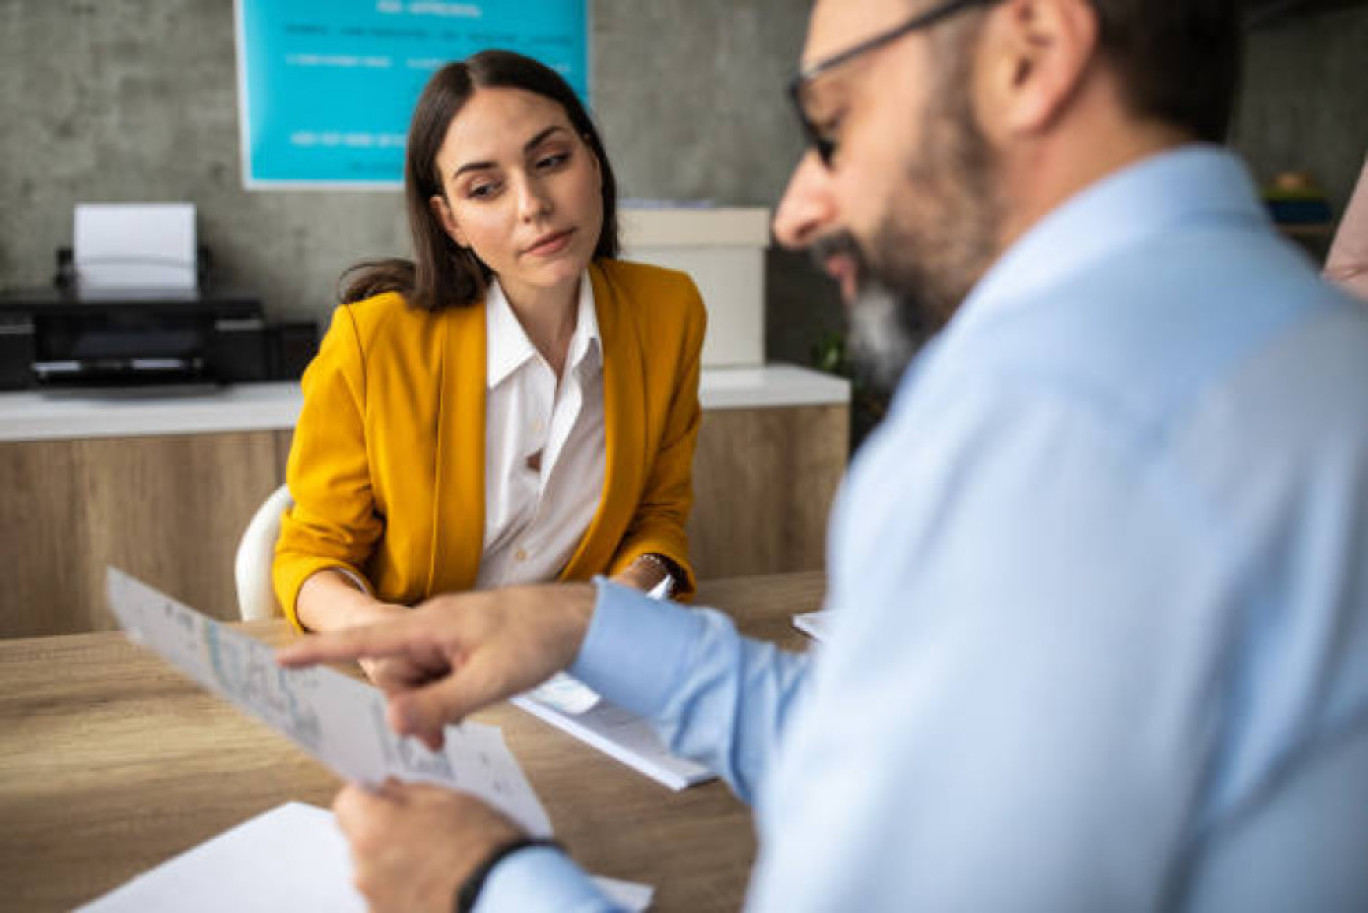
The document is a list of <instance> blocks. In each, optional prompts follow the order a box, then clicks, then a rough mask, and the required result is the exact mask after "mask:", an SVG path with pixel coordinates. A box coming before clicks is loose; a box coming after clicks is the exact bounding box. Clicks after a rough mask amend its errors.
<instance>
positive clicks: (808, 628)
mask: <svg viewBox="0 0 1368 913" xmlns="http://www.w3.org/2000/svg"><path fill="white" fill-rule="evenodd" d="M793 626H794V627H795V628H797V629H798V630H800V631H802V632H803V633H804V634H806V635H808V636H809V637H811V638H812V639H813V640H815V641H819V642H820V641H824V640H826V639H827V638H828V637H830V636H831V610H830V609H823V610H822V611H820V612H806V613H804V614H802V615H794V616H793Z"/></svg>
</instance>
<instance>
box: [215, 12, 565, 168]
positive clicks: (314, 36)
mask: <svg viewBox="0 0 1368 913" xmlns="http://www.w3.org/2000/svg"><path fill="white" fill-rule="evenodd" d="M588 32H589V22H588V10H587V0H484V2H469V3H451V2H441V0H237V52H238V97H239V105H240V109H241V110H240V111H239V116H240V122H241V129H242V154H243V180H244V182H245V183H246V185H247V186H248V187H249V188H270V187H291V186H295V187H298V186H337V185H343V186H353V187H365V186H395V185H397V184H400V183H402V182H403V171H404V136H405V134H406V133H407V131H408V122H409V117H410V115H411V114H412V113H413V105H414V103H415V102H416V101H417V99H418V93H419V92H420V91H422V88H423V84H424V83H426V82H427V79H428V77H429V76H430V75H431V74H432V72H433V70H436V69H437V68H439V67H441V66H443V65H444V64H446V63H447V62H449V61H452V60H459V59H461V58H463V57H467V56H469V55H471V54H473V53H475V52H476V51H480V50H484V49H486V48H506V49H509V50H514V51H518V52H520V53H523V54H527V55H528V56H530V57H535V58H537V59H538V60H540V61H542V62H543V63H545V64H547V65H548V66H550V67H552V68H554V69H555V70H556V71H557V72H559V73H560V74H561V75H562V76H564V77H565V79H566V81H567V82H569V83H570V85H571V86H573V87H574V88H575V91H576V92H578V93H579V96H580V98H581V99H583V100H584V101H585V102H586V103H587V102H588V99H589V73H588V43H589V41H588Z"/></svg>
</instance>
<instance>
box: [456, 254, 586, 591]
mask: <svg viewBox="0 0 1368 913" xmlns="http://www.w3.org/2000/svg"><path fill="white" fill-rule="evenodd" d="M485 314H486V317H485V320H486V328H487V329H486V332H487V340H488V342H487V352H488V355H487V357H486V363H487V365H488V368H487V384H488V393H487V394H486V397H487V398H486V400H485V526H484V552H483V555H482V556H481V559H480V570H479V573H478V575H477V576H476V579H475V586H476V588H477V589H482V590H483V589H491V588H493V587H499V586H509V585H512V584H519V583H536V582H544V581H547V580H552V579H554V578H555V577H556V575H557V574H558V573H560V570H561V568H563V567H564V566H565V564H566V562H568V561H569V560H570V557H571V556H572V555H573V554H574V552H575V549H576V547H578V545H579V542H580V539H581V538H583V536H584V532H585V530H587V529H588V528H589V523H590V521H592V520H593V518H594V512H595V511H596V510H597V509H598V505H599V499H600V496H601V494H602V491H603V477H604V467H605V460H606V456H605V454H606V452H607V451H606V445H605V439H604V417H603V344H602V341H601V340H600V338H599V331H598V318H597V316H596V315H595V313H594V291H593V285H592V283H591V282H590V281H589V276H588V274H587V273H586V274H584V275H583V276H581V277H580V291H579V305H578V314H577V316H576V320H575V332H574V335H573V336H572V337H571V338H570V346H569V348H568V350H567V352H566V358H565V368H564V373H563V375H562V376H561V378H560V379H559V383H558V382H557V378H556V375H555V373H554V372H553V371H552V370H551V366H550V365H549V364H547V363H546V359H544V358H542V356H541V353H540V352H538V351H537V348H536V346H534V345H533V344H532V342H531V340H529V339H528V338H527V333H526V332H525V331H524V330H523V327H522V324H521V323H519V322H518V318H517V315H515V314H514V313H513V309H512V307H511V306H510V305H509V303H508V298H507V296H505V295H504V292H503V289H502V288H500V286H499V283H498V281H497V280H492V281H491V282H490V286H489V292H488V295H487V297H486V303H485Z"/></svg>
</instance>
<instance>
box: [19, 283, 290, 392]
mask: <svg viewBox="0 0 1368 913" xmlns="http://www.w3.org/2000/svg"><path fill="white" fill-rule="evenodd" d="M273 373H274V372H272V371H271V369H270V362H269V352H268V347H267V330H266V324H265V320H264V319H263V316H262V307H261V302H260V301H259V300H258V299H256V298H254V297H252V296H250V295H244V294H236V293H231V292H206V293H197V294H196V295H195V297H194V298H191V299H175V300H168V299H165V298H158V297H156V296H155V295H143V294H139V293H138V292H137V291H136V290H132V289H130V290H127V291H126V292H125V293H124V294H123V295H120V296H117V297H116V296H110V295H101V296H99V297H98V298H96V299H93V300H92V299H89V298H85V297H82V296H81V295H80V293H79V292H76V291H64V290H61V289H36V290H32V291H18V292H10V293H7V294H5V295H0V389H5V390H22V389H33V388H38V389H62V388H72V387H133V386H143V385H148V384H167V383H176V384H186V383H190V384H201V383H212V384H223V383H231V382H234V381H247V380H266V379H268V378H270V377H271V376H272V374H273Z"/></svg>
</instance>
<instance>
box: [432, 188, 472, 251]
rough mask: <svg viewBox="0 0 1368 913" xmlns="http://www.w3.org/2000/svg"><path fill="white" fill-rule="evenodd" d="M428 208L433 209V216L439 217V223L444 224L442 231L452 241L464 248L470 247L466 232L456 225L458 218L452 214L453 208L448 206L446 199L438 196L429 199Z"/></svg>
mask: <svg viewBox="0 0 1368 913" xmlns="http://www.w3.org/2000/svg"><path fill="white" fill-rule="evenodd" d="M428 206H430V207H431V208H432V214H433V215H434V216H436V217H437V221H438V222H441V223H442V229H443V230H444V231H445V232H446V233H447V236H448V237H450V238H451V240H453V241H455V242H456V243H457V244H459V245H461V246H462V247H469V246H470V243H469V242H468V241H467V240H466V234H465V232H464V231H462V230H461V226H460V225H458V224H456V217H455V216H454V215H452V214H451V207H450V206H448V205H447V201H446V197H443V196H442V195H441V194H437V195H435V196H433V197H431V198H429V199H428Z"/></svg>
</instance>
